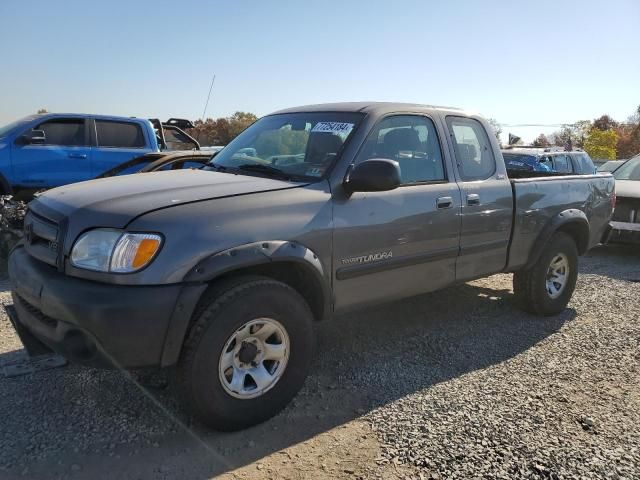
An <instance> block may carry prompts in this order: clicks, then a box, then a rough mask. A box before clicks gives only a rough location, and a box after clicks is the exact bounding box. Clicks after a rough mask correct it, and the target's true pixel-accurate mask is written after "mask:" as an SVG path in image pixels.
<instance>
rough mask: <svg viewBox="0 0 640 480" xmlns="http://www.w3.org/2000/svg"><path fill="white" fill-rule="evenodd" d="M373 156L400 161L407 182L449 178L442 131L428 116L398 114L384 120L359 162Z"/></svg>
mask: <svg viewBox="0 0 640 480" xmlns="http://www.w3.org/2000/svg"><path fill="white" fill-rule="evenodd" d="M369 158H387V159H390V160H395V161H396V162H398V164H399V165H400V178H401V180H402V184H403V185H408V184H413V183H423V182H438V181H443V180H445V178H446V177H445V173H444V166H443V163H442V153H441V151H440V142H439V141H438V135H437V134H436V129H435V126H434V124H433V122H432V121H431V119H430V118H428V117H423V116H419V115H394V116H390V117H386V118H384V119H383V120H381V121H380V123H379V124H378V125H377V126H376V127H375V128H374V129H373V131H372V132H371V133H370V134H369V137H368V138H367V141H366V142H365V144H364V146H363V147H362V150H361V151H360V153H359V154H358V158H357V159H356V163H359V162H361V161H363V160H367V159H369Z"/></svg>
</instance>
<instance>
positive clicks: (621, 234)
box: [605, 222, 640, 244]
mask: <svg viewBox="0 0 640 480" xmlns="http://www.w3.org/2000/svg"><path fill="white" fill-rule="evenodd" d="M605 243H637V244H640V223H630V222H609V234H608V235H607V241H606V242H605Z"/></svg>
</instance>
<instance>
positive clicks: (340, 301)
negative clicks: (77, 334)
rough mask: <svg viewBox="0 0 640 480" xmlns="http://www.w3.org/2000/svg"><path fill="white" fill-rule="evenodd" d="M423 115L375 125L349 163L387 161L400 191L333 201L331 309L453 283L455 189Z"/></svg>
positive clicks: (456, 243) (430, 125) (434, 134)
mask: <svg viewBox="0 0 640 480" xmlns="http://www.w3.org/2000/svg"><path fill="white" fill-rule="evenodd" d="M441 137H442V131H440V132H439V131H438V128H437V127H436V124H434V122H433V120H432V119H431V118H429V117H428V116H426V115H418V114H415V115H413V114H412V115H406V114H405V115H391V116H387V117H385V118H383V119H382V120H381V121H380V122H379V123H378V125H377V126H375V127H374V128H373V129H372V131H371V133H370V134H369V136H368V138H367V140H366V141H365V143H364V145H363V147H362V148H361V149H360V152H359V153H358V155H357V157H356V159H355V163H356V164H357V163H359V162H361V161H364V160H366V159H370V158H386V159H391V160H395V161H397V162H398V163H399V165H400V170H401V179H402V185H401V186H400V187H398V188H396V189H395V190H391V191H386V192H355V193H353V194H352V195H351V196H349V197H348V198H346V199H340V200H334V206H333V215H334V227H335V228H334V234H333V235H334V237H333V252H334V253H333V255H334V258H333V275H334V279H333V282H334V292H335V308H336V310H342V309H346V308H349V307H353V306H359V305H362V304H365V303H370V302H375V301H386V300H390V299H393V298H401V297H408V296H411V295H415V294H418V293H423V292H428V291H432V290H436V289H438V288H441V287H443V286H446V285H449V284H451V283H453V282H454V281H455V263H456V258H457V256H458V247H459V232H460V220H459V216H458V215H459V213H460V191H459V189H458V186H457V184H456V182H455V179H454V178H453V175H452V173H451V171H450V168H449V166H448V165H447V162H446V159H447V158H448V157H446V156H445V155H444V152H443V149H442V148H441V142H440V138H441Z"/></svg>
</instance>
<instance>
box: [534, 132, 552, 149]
mask: <svg viewBox="0 0 640 480" xmlns="http://www.w3.org/2000/svg"><path fill="white" fill-rule="evenodd" d="M532 145H533V146H534V147H549V146H551V143H550V142H549V139H548V138H547V136H546V135H545V134H544V133H541V134H540V135H538V137H537V138H536V139H535V140H534V141H533V143H532Z"/></svg>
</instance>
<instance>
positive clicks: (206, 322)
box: [178, 277, 313, 431]
mask: <svg viewBox="0 0 640 480" xmlns="http://www.w3.org/2000/svg"><path fill="white" fill-rule="evenodd" d="M196 315H197V317H196V319H195V324H194V325H193V328H192V329H191V332H190V333H189V336H188V338H187V341H186V342H185V345H184V349H183V353H182V357H181V360H180V363H179V366H178V374H179V377H180V379H181V383H182V387H183V391H184V394H185V396H186V400H187V401H188V403H189V404H190V406H191V407H192V410H193V413H194V414H195V415H196V417H198V418H199V419H200V420H201V421H203V422H204V423H205V424H207V425H209V426H210V427H212V428H215V429H217V430H225V431H231V430H239V429H242V428H245V427H248V426H251V425H255V424H257V423H260V422H263V421H265V420H267V419H268V418H270V417H272V416H273V415H275V414H276V413H278V412H279V411H280V410H282V408H284V407H285V406H286V405H287V404H288V403H289V401H290V400H291V399H292V398H293V397H294V396H295V394H296V393H297V392H298V390H299V389H300V387H301V386H302V384H303V382H304V379H305V378H306V376H307V372H308V371H309V367H310V364H311V359H312V356H313V328H312V322H313V316H312V313H311V311H310V309H309V306H308V305H307V303H306V302H305V300H304V299H303V298H302V297H301V296H300V294H299V293H298V292H296V291H295V290H294V289H292V288H291V287H289V286H288V285H286V284H284V283H281V282H278V281H275V280H272V279H270V278H267V277H246V278H244V279H234V281H233V283H230V284H227V288H219V287H218V288H217V289H216V291H215V293H214V294H213V297H212V298H209V299H208V300H207V301H206V303H205V304H204V305H203V307H202V308H201V309H200V310H199V312H198V313H197V314H196Z"/></svg>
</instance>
